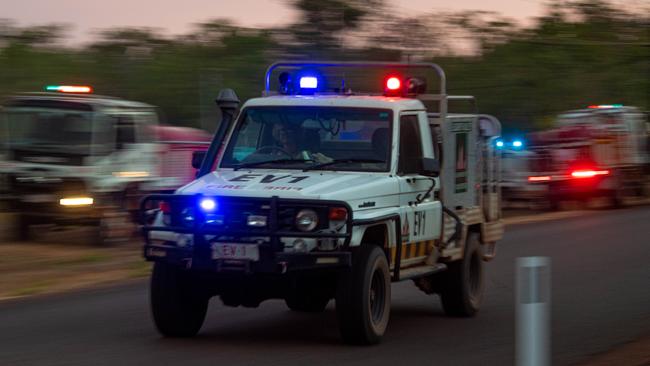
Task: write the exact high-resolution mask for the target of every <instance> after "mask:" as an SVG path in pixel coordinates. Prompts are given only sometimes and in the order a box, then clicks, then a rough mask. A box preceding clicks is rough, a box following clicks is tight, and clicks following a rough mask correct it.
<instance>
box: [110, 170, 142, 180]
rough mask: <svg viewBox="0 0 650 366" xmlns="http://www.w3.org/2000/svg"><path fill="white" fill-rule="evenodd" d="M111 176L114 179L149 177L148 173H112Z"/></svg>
mask: <svg viewBox="0 0 650 366" xmlns="http://www.w3.org/2000/svg"><path fill="white" fill-rule="evenodd" d="M113 176H114V177H116V178H146V177H148V176H149V172H145V171H142V172H113Z"/></svg>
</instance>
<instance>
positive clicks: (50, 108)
mask: <svg viewBox="0 0 650 366" xmlns="http://www.w3.org/2000/svg"><path fill="white" fill-rule="evenodd" d="M5 121H6V124H7V129H6V131H7V135H8V136H7V141H8V147H9V148H10V149H28V150H34V149H38V150H50V151H65V152H70V153H78V154H90V153H91V152H92V151H101V150H106V149H108V148H109V141H110V138H111V134H110V128H109V127H110V126H109V125H108V124H107V123H106V121H102V120H100V119H93V112H92V110H91V109H90V108H84V107H79V105H75V104H72V103H60V104H57V103H52V102H50V103H47V105H38V104H35V103H31V104H28V105H25V104H24V105H20V104H18V105H13V106H9V107H8V108H7V109H6V110H5Z"/></svg>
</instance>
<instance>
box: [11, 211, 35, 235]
mask: <svg viewBox="0 0 650 366" xmlns="http://www.w3.org/2000/svg"><path fill="white" fill-rule="evenodd" d="M32 224H34V219H33V218H32V217H30V216H28V215H21V214H18V215H16V216H15V219H14V225H13V228H12V230H13V232H12V239H13V240H16V241H28V240H30V239H31V235H30V234H31V233H30V231H29V227H30V226H31V225H32Z"/></svg>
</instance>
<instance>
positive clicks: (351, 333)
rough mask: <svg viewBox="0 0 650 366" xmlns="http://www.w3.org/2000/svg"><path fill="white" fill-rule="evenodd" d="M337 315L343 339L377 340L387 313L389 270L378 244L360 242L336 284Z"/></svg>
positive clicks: (350, 341)
mask: <svg viewBox="0 0 650 366" xmlns="http://www.w3.org/2000/svg"><path fill="white" fill-rule="evenodd" d="M337 287H338V288H337V294H336V315H337V318H338V323H339V330H340V332H341V336H342V338H343V340H344V341H345V342H346V343H351V344H364V345H369V344H376V343H379V341H380V340H381V337H382V336H383V335H384V332H385V331H386V327H387V326H388V319H389V317H390V296H391V294H390V293H391V284H390V271H389V268H388V261H387V260H386V255H385V254H384V252H383V251H382V250H381V248H380V247H378V246H374V245H366V246H362V247H361V248H360V249H359V252H358V253H357V255H356V256H355V260H354V263H353V266H352V269H351V270H350V271H348V272H347V273H345V274H344V275H342V276H341V278H340V281H339V283H338V286H337Z"/></svg>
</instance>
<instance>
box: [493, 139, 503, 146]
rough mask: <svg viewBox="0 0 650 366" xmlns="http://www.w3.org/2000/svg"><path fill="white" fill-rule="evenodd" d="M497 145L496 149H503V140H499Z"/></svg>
mask: <svg viewBox="0 0 650 366" xmlns="http://www.w3.org/2000/svg"><path fill="white" fill-rule="evenodd" d="M495 145H496V147H498V148H502V147H503V145H504V144H503V140H497V142H496V144H495Z"/></svg>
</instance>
